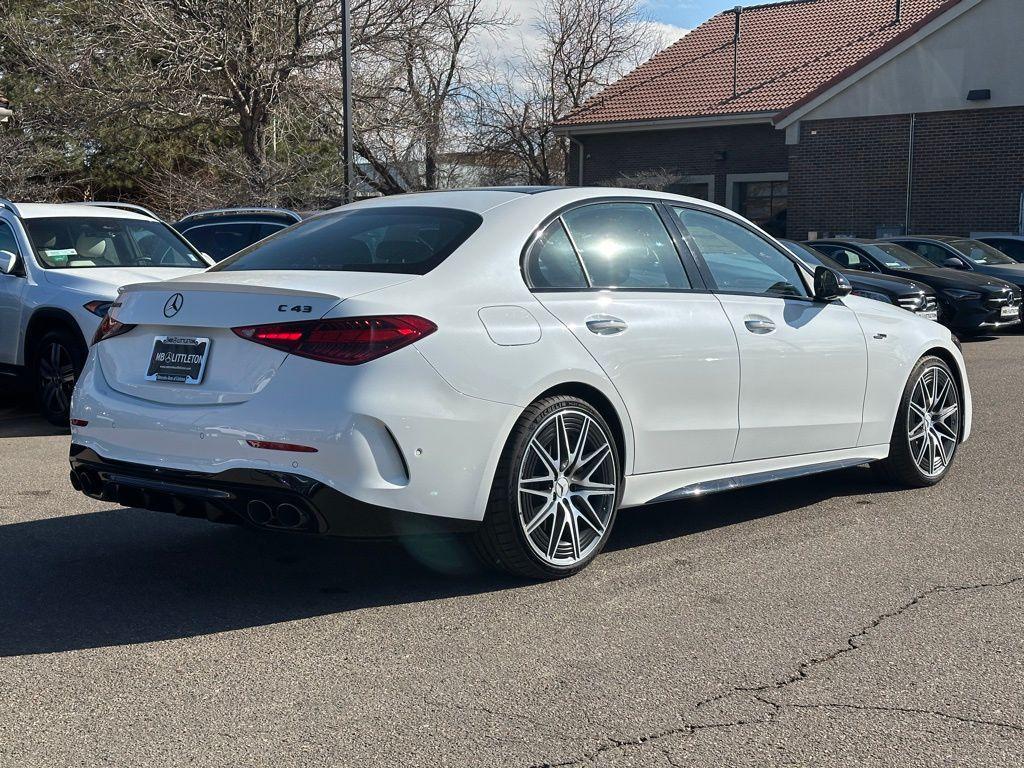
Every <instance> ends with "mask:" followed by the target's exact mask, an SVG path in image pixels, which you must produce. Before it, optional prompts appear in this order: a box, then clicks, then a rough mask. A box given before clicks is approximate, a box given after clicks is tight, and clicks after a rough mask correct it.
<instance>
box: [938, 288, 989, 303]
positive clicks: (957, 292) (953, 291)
mask: <svg viewBox="0 0 1024 768" xmlns="http://www.w3.org/2000/svg"><path fill="white" fill-rule="evenodd" d="M943 293H944V294H945V295H946V296H948V297H949V298H951V299H953V300H954V301H972V300H974V299H980V298H981V294H980V293H978V292H977V291H964V290H961V289H960V288H946V289H945V290H944V291H943Z"/></svg>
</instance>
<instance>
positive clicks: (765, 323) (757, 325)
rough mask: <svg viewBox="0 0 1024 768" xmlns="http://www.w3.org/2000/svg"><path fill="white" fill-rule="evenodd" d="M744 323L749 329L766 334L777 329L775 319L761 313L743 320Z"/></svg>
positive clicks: (752, 331)
mask: <svg viewBox="0 0 1024 768" xmlns="http://www.w3.org/2000/svg"><path fill="white" fill-rule="evenodd" d="M743 324H744V325H745V326H747V330H748V331H750V332H751V333H758V334H765V333H771V332H772V331H774V330H775V321H774V320H770V319H769V318H767V317H761V316H760V315H754V316H752V317H748V318H747V319H746V320H744V321H743Z"/></svg>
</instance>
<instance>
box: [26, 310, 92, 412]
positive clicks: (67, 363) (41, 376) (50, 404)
mask: <svg viewBox="0 0 1024 768" xmlns="http://www.w3.org/2000/svg"><path fill="white" fill-rule="evenodd" d="M86 355H87V351H86V350H85V349H84V348H83V347H82V343H81V342H80V341H79V340H78V339H77V338H75V336H74V335H73V334H71V333H69V332H68V331H65V330H63V329H58V330H54V331H50V332H48V333H47V334H46V335H45V336H43V338H42V339H41V340H40V341H39V344H38V345H37V346H36V349H35V354H34V355H33V365H32V372H33V375H34V378H35V391H36V401H37V403H38V405H39V412H40V413H41V414H42V415H43V416H44V417H45V418H46V420H47V421H49V422H50V423H51V424H56V425H57V426H59V427H66V426H67V424H68V418H69V416H70V412H71V393H72V392H74V389H75V382H76V381H77V380H78V376H79V374H80V373H81V372H82V367H83V366H84V365H85V357H86Z"/></svg>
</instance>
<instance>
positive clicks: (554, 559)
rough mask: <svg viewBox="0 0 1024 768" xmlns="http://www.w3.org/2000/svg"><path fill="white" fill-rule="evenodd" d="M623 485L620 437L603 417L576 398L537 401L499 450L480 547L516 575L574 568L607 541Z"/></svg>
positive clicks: (552, 574)
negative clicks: (499, 455) (613, 432)
mask: <svg viewBox="0 0 1024 768" xmlns="http://www.w3.org/2000/svg"><path fill="white" fill-rule="evenodd" d="M621 486H622V482H621V472H620V468H619V453H618V449H617V446H616V444H615V438H614V436H613V434H612V431H611V430H610V429H609V427H608V424H607V423H606V422H605V420H604V418H602V416H601V414H600V413H598V411H597V410H596V409H595V408H593V407H592V406H591V405H590V404H589V403H587V402H585V401H584V400H580V399H579V398H576V397H570V396H556V397H549V398H545V399H543V400H539V401H537V402H536V403H534V404H532V405H531V406H529V407H528V408H527V409H526V410H525V411H524V413H523V415H522V416H521V417H520V419H519V421H518V422H517V424H516V427H515V429H514V430H513V431H512V436H511V437H510V438H509V442H508V445H506V447H505V450H504V452H503V453H502V457H501V460H500V462H499V466H498V471H497V473H496V474H495V478H494V484H493V486H492V488H491V497H490V502H489V504H488V508H487V513H486V515H485V517H484V522H483V524H482V526H481V528H480V530H479V531H478V532H477V533H476V535H475V543H476V548H477V551H478V552H479V554H480V555H481V556H482V558H483V559H484V561H485V562H487V563H488V564H489V565H493V566H497V567H499V568H502V569H504V570H506V571H509V572H511V573H514V574H516V575H518V576H526V577H528V578H535V579H552V578H559V577H562V576H568V575H571V574H573V573H576V572H578V571H580V570H582V569H583V568H584V567H586V565H587V564H588V563H590V561H591V560H593V559H594V558H595V557H596V556H597V554H598V553H599V552H600V551H601V550H602V549H603V548H604V545H605V543H606V542H607V541H608V536H609V534H610V533H611V528H612V525H613V524H614V522H615V513H616V510H617V509H618V505H619V501H620V498H621Z"/></svg>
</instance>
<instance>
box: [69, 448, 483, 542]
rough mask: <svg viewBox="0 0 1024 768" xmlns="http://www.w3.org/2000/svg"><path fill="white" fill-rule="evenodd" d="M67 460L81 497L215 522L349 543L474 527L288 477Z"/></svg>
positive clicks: (85, 456)
mask: <svg viewBox="0 0 1024 768" xmlns="http://www.w3.org/2000/svg"><path fill="white" fill-rule="evenodd" d="M70 461H71V484H72V485H73V486H74V487H75V489H76V490H79V491H81V492H82V493H84V494H85V495H86V496H90V497H91V498H94V499H101V500H103V501H113V502H116V503H118V504H122V505H124V506H127V507H138V508H141V509H149V510H153V511H155V512H171V513H174V514H178V515H183V516H185V517H199V518H206V519H208V520H211V521H213V522H225V523H247V524H249V525H253V526H255V527H257V528H267V529H273V530H287V531H296V532H303V533H316V534H323V535H327V536H342V537H351V538H382V537H395V536H412V535H421V534H435V533H454V532H468V531H471V530H474V529H475V528H476V526H477V525H478V523H475V522H473V521H469V520H458V519H454V518H442V517H432V516H429V515H419V514H416V513H414V512H402V511H400V510H395V509H388V508H386V507H380V506H377V505H374V504H367V503H365V502H362V501H358V500H357V499H353V498H352V497H351V496H347V495H345V494H344V493H341V492H340V491H337V490H335V489H333V488H331V487H330V486H327V485H324V484H323V483H321V482H319V481H317V480H313V479H312V478H309V477H305V476H303V475H298V474H293V473H288V472H273V471H268V470H261V469H229V470H226V471H224V472H216V473H206V472H194V471H187V470H175V469H167V468H163V467H152V466H147V465H142V464H132V463H129V462H124V461H113V460H111V459H106V458H104V457H102V456H100V455H99V454H98V453H96V452H95V451H94V450H92V449H90V448H86V447H84V446H81V445H76V444H72V445H71V452H70Z"/></svg>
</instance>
